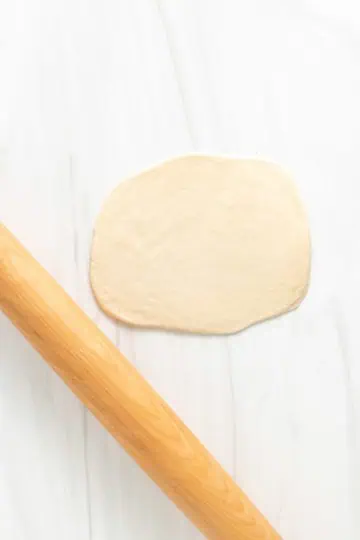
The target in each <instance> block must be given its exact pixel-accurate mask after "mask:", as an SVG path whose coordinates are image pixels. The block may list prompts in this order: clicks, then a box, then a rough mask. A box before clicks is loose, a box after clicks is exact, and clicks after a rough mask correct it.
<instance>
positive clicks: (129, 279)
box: [90, 156, 310, 334]
mask: <svg viewBox="0 0 360 540" xmlns="http://www.w3.org/2000/svg"><path fill="white" fill-rule="evenodd" d="M309 268H310V242H309V231H308V225H307V220H306V216H305V213H304V210H303V207H302V205H301V203H300V201H299V198H298V195H297V192H296V189H295V186H294V184H293V183H292V181H291V180H290V179H289V178H288V176H287V175H286V174H285V173H284V172H283V171H282V170H281V169H280V168H279V167H278V166H276V165H274V164H271V163H267V162H264V161H256V160H240V159H228V158H218V157H205V156H186V157H181V158H177V159H174V160H172V161H168V162H166V163H164V164H162V165H159V166H157V167H154V168H153V169H151V170H148V171H146V172H144V173H142V174H140V175H139V176H136V177H135V178H132V179H130V180H127V181H125V182H123V183H121V184H120V185H119V186H118V187H117V188H116V189H115V191H114V192H113V193H112V194H111V195H110V197H109V198H108V199H107V201H106V202H105V204H104V207H103V209H102V211H101V213H100V215H99V217H98V219H97V222H96V226H95V232H94V238H93V246H92V258H91V271H90V273H91V282H92V287H93V290H94V293H95V296H96V298H97V300H98V302H99V304H100V306H101V307H102V308H103V309H104V311H105V312H106V313H108V314H109V315H111V316H113V317H115V318H116V319H119V320H121V321H124V322H126V323H129V324H132V325H138V326H144V327H160V328H167V329H174V330H187V331H190V332H197V333H212V334H228V333H232V332H237V331H238V330H241V329H243V328H246V327H247V326H249V325H251V324H254V323H256V322H258V321H261V320H264V319H267V318H269V317H273V316H275V315H279V314H280V313H284V312H286V311H289V310H291V309H294V308H295V307H296V306H298V304H299V303H300V302H301V300H302V299H303V297H304V295H305V293H306V290H307V287H308V279H309Z"/></svg>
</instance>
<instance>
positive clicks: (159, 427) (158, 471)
mask: <svg viewBox="0 0 360 540" xmlns="http://www.w3.org/2000/svg"><path fill="white" fill-rule="evenodd" d="M0 308H1V310H2V311H3V312H4V313H5V314H6V315H7V316H8V317H9V319H10V320H11V321H12V322H13V323H14V324H15V326H17V328H18V329H19V330H20V331H21V332H22V333H23V335H24V336H25V337H26V339H27V340H28V341H29V342H30V343H31V344H32V345H33V347H34V348H35V349H37V351H38V352H39V353H40V354H41V355H42V356H43V357H44V359H45V360H46V361H47V362H48V363H49V364H50V366H51V367H52V368H53V369H54V370H55V371H56V373H58V374H59V375H60V377H61V378H62V379H63V380H64V381H65V383H66V384H67V385H68V386H69V387H70V388H71V389H72V390H73V392H74V393H75V394H76V395H77V396H78V397H79V398H80V399H81V401H82V402H83V403H84V404H85V405H86V406H87V407H88V408H89V409H90V411H92V413H93V414H94V415H95V416H96V417H97V418H98V419H99V420H100V422H101V423H102V424H103V425H104V426H105V427H106V428H107V429H108V430H109V431H110V432H111V433H112V434H113V436H114V437H115V438H116V439H117V440H118V441H119V442H120V444H121V445H122V446H123V447H124V448H125V450H126V451H127V452H128V453H129V454H130V456H132V457H133V458H134V459H135V461H136V462H137V463H138V464H139V465H140V467H141V468H142V469H143V470H144V471H145V472H146V473H147V474H148V475H149V476H150V477H151V478H152V479H153V480H154V481H155V482H156V483H157V484H158V486H159V487H160V488H161V489H162V490H163V491H164V492H165V493H166V495H167V496H168V497H170V499H172V500H173V501H174V503H175V504H176V505H177V506H178V508H180V509H181V510H182V511H183V512H184V514H185V515H186V516H187V517H188V518H189V519H190V520H191V521H192V522H193V523H194V524H195V525H196V526H197V527H198V528H199V529H200V530H201V531H202V532H203V534H204V535H205V536H206V537H207V538H209V539H211V540H235V539H236V540H274V539H279V538H280V536H279V535H278V534H277V533H276V532H275V531H274V529H273V528H272V527H271V526H270V525H269V523H268V522H267V521H266V519H265V518H264V517H263V516H262V514H261V513H260V512H259V511H258V510H257V509H256V508H255V506H253V504H252V503H251V502H250V501H249V499H248V498H247V497H246V495H245V494H244V493H243V492H242V490H241V489H240V488H239V487H238V486H237V485H236V484H235V482H234V481H233V480H232V478H231V477H230V476H229V475H228V474H227V473H226V472H225V471H224V469H222V467H221V466H220V464H219V463H218V462H217V461H216V460H215V459H214V458H213V457H212V456H211V455H210V453H209V452H208V451H207V450H206V449H205V448H204V446H203V445H202V444H201V443H200V442H199V440H198V439H197V438H196V437H195V436H194V435H193V433H192V432H191V431H190V430H189V429H188V428H187V427H186V426H185V425H184V424H183V422H182V421H181V420H180V419H179V418H178V417H177V416H176V414H175V413H174V412H173V411H172V410H171V408H170V407H169V406H168V405H167V404H166V403H165V402H164V401H163V399H162V398H161V397H160V396H159V395H158V394H157V393H156V392H155V391H154V390H153V389H152V388H151V386H150V385H149V384H148V383H147V382H146V381H145V379H144V378H143V377H142V376H141V375H140V373H139V372H138V371H137V370H136V369H135V368H134V366H133V365H132V364H131V363H130V362H129V361H128V360H127V359H126V358H125V357H124V356H123V355H122V354H121V353H120V352H119V350H118V349H117V348H116V347H115V345H113V343H112V342H111V341H110V340H109V339H108V338H107V337H106V336H105V335H104V334H103V333H102V332H101V331H100V330H99V329H98V328H97V326H96V325H95V324H94V323H93V322H92V321H91V319H89V317H87V315H85V313H84V312H83V311H82V310H81V309H80V308H79V307H78V306H77V305H76V304H75V302H74V301H73V300H72V299H71V298H70V297H69V296H68V295H67V294H66V292H65V291H64V290H63V289H62V287H61V286H60V285H59V284H58V283H57V282H56V281H55V280H54V279H53V278H52V277H51V276H50V275H49V274H48V272H47V271H46V270H45V269H44V268H43V267H42V266H41V265H40V264H39V263H38V262H37V261H36V260H35V259H34V258H33V257H32V256H31V255H30V253H29V252H28V251H26V249H25V248H24V247H23V246H22V245H21V244H20V243H19V241H18V240H16V238H15V237H14V236H13V235H12V234H11V233H10V232H9V231H8V230H7V229H6V228H5V226H4V225H2V224H1V223H0Z"/></svg>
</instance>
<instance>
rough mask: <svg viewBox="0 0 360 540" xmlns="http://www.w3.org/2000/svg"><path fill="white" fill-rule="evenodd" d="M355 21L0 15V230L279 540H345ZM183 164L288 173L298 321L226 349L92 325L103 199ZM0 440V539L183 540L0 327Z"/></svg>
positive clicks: (335, 9) (318, 8)
mask: <svg viewBox="0 0 360 540" xmlns="http://www.w3.org/2000/svg"><path fill="white" fill-rule="evenodd" d="M358 11H359V10H358V6H357V3H356V2H354V1H352V0H343V1H342V2H340V1H338V0H334V1H333V2H325V1H323V0H309V1H307V2H301V1H300V0H296V1H293V2H290V3H289V2H285V1H284V0H274V1H273V2H266V1H265V0H256V1H253V2H245V1H243V0H224V1H223V2H219V1H216V0H214V1H208V0H196V1H191V0H183V1H182V2H175V1H171V0H169V1H167V0H157V1H155V0H134V1H132V2H126V1H125V0H107V1H106V2H90V1H89V0H71V1H70V0H64V1H63V2H57V1H55V0H32V2H27V1H26V0H16V1H14V2H6V1H3V2H0V73H1V75H2V78H1V84H0V219H1V220H2V221H3V222H4V223H5V224H6V225H7V226H8V227H9V228H11V229H12V231H13V232H14V233H15V234H16V235H17V236H18V237H19V238H20V240H21V241H22V242H23V243H24V244H25V245H26V246H27V247H28V248H29V249H31V250H32V252H33V253H34V255H35V256H36V257H37V258H38V259H39V260H40V261H41V262H42V263H43V264H44V266H45V267H46V268H47V269H48V270H49V271H50V272H51V273H52V274H53V275H54V276H55V277H56V279H58V280H59V282H60V283H61V284H62V285H63V286H64V287H65V289H66V290H67V291H68V292H69V293H70V294H71V295H72V296H73V297H74V298H75V299H76V301H77V302H78V303H79V304H80V305H81V306H82V308H83V309H84V310H85V311H86V312H87V313H88V314H89V316H90V317H92V318H93V319H94V320H95V321H96V323H97V324H98V325H99V326H100V327H101V329H102V330H103V331H104V332H105V333H106V334H107V335H108V336H109V337H110V338H111V339H112V340H113V341H114V342H115V343H116V344H117V346H118V347H119V348H120V349H121V350H122V351H123V352H124V354H125V355H126V356H127V357H128V358H129V359H130V360H131V361H132V362H134V364H136V366H137V368H138V369H139V370H140V371H141V372H142V373H143V375H144V376H145V377H146V378H147V379H148V380H149V382H150V383H151V384H152V385H153V386H154V387H155V388H156V389H157V390H158V391H159V392H160V394H161V395H162V396H163V397H164V398H165V399H166V400H167V401H168V402H169V404H170V405H171V406H172V407H173V408H174V409H175V411H176V412H177V413H178V414H179V415H180V416H181V417H182V418H183V419H184V421H185V422H186V423H187V424H188V425H189V426H190V427H191V429H193V431H194V432H195V433H196V434H197V435H198V436H199V438H200V439H201V440H202V441H203V442H204V444H205V445H206V446H207V447H208V448H209V449H210V451H211V452H212V453H213V454H214V455H215V456H216V457H217V459H219V460H220V462H221V463H222V464H223V466H224V467H225V468H226V469H227V470H228V471H229V472H230V474H232V475H233V476H234V478H236V481H237V482H238V483H239V484H240V485H241V486H242V487H243V488H244V490H245V491H246V492H247V493H248V495H249V496H250V498H251V499H252V500H253V501H254V502H255V503H256V504H257V506H258V507H259V508H260V509H261V510H262V511H263V512H264V513H265V515H266V516H267V517H268V518H269V520H270V521H271V522H272V523H273V524H274V526H275V527H276V528H277V529H278V530H279V532H280V533H281V535H282V536H283V538H284V539H286V540H339V539H341V540H358V538H360V526H359V523H358V520H357V519H356V517H357V514H358V512H359V510H360V461H359V455H360V453H359V435H360V363H359V356H360V355H359V353H360V334H359V331H358V323H357V320H358V305H359V302H360V277H359V276H360V249H359V247H358V244H359V242H358V234H357V231H358V230H359V227H360V213H359V196H360V187H359V185H360V184H359V176H360V164H359V163H360V161H359V140H360V105H359V95H360V41H359V39H358V35H359V30H360V15H359V14H358ZM187 152H207V153H217V154H225V155H235V156H239V157H262V158H265V159H271V160H273V161H278V162H279V163H281V164H282V165H283V166H285V167H286V168H287V169H288V170H289V171H291V172H292V173H293V176H294V179H295V181H296V183H297V185H298V189H299V192H300V195H301V197H302V199H303V201H304V204H305V206H306V208H307V211H308V216H309V221H310V225H311V232H312V247H313V264H312V278H311V287H310V290H309V294H308V297H307V298H306V300H305V302H304V303H303V304H302V306H301V307H300V308H299V309H298V310H297V311H295V312H293V313H291V314H289V315H287V316H284V317H280V318H277V319H274V320H272V321H268V322H266V323H263V324H259V325H257V326H254V327H253V328H250V329H249V330H246V331H244V332H241V333H239V334H236V335H233V336H231V337H211V336H208V337H204V336H195V335H178V334H173V333H166V332H158V331H140V330H134V329H132V328H127V327H125V326H122V325H118V324H116V323H114V322H113V321H112V320H110V319H108V318H107V317H106V316H105V315H104V314H103V313H102V312H100V311H99V309H98V307H97V305H96V303H95V301H94V299H93V296H92V294H91V290H90V287H89V283H88V261H89V245H90V240H91V234H92V227H93V223H94V219H95V216H96V215H97V213H98V211H99V208H100V205H101V203H102V201H103V199H104V197H105V196H106V195H108V194H109V192H110V191H111V190H112V189H113V188H114V187H115V186H116V185H117V184H118V183H119V181H121V180H122V179H124V178H126V177H128V176H130V175H133V174H136V173H138V172H139V171H140V170H141V169H143V168H145V167H149V166H151V165H152V164H154V163H156V162H159V161H162V160H165V159H167V158H170V157H173V156H176V155H180V154H184V153H187ZM0 437H1V444H0V538H1V539H4V540H33V539H34V540H35V539H36V540H42V539H47V538H51V539H52V540H63V539H64V538H66V539H68V540H72V539H74V540H79V539H81V540H115V539H119V538H121V539H124V540H139V539H144V540H147V539H149V540H155V539H156V540H168V539H169V538H171V539H172V540H185V539H186V540H195V539H197V538H200V534H199V533H198V532H197V531H196V530H195V529H194V528H193V526H192V525H191V524H189V523H188V522H187V520H186V519H185V518H184V517H183V516H182V515H181V514H180V512H179V511H178V510H177V509H176V508H174V507H173V505H172V504H171V503H170V502H169V501H168V500H167V499H166V498H165V497H164V496H163V495H162V494H161V492H160V491H159V490H158V488H157V487H156V486H154V485H153V484H152V482H151V481H150V480H148V479H147V478H146V477H145V476H144V474H143V473H142V472H141V471H140V470H139V469H138V467H137V466H136V465H135V464H134V463H133V462H132V461H131V460H130V459H129V458H128V457H127V456H126V454H125V453H124V451H123V450H122V449H121V448H120V447H119V446H118V445H117V443H115V441H113V439H112V438H111V437H110V436H109V435H108V434H107V433H106V432H105V430H104V429H103V428H102V427H101V426H100V425H99V424H98V422H97V421H95V420H94V419H93V417H92V416H91V415H90V414H89V413H88V412H87V411H86V410H85V409H84V407H83V406H82V405H81V403H79V402H78V400H77V399H76V398H75V397H74V396H73V395H72V394H71V392H70V391H69V390H68V389H67V388H66V387H65V386H64V384H63V383H62V382H61V381H60V380H59V379H58V377H57V376H56V375H55V374H54V373H52V372H51V371H50V369H49V368H48V367H47V366H46V364H45V363H44V362H43V360H42V359H41V358H39V356H38V355H37V354H36V353H35V352H34V351H33V350H32V349H31V348H30V347H29V346H28V345H27V343H25V341H24V340H23V339H22V338H21V336H20V335H19V334H18V332H17V331H16V330H15V329H14V328H13V327H12V326H11V325H10V323H9V322H8V321H7V320H6V319H5V318H4V317H0ZM224 540H225V539H224Z"/></svg>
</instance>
